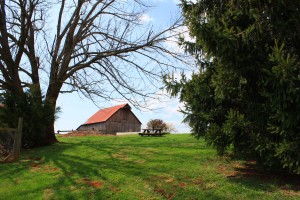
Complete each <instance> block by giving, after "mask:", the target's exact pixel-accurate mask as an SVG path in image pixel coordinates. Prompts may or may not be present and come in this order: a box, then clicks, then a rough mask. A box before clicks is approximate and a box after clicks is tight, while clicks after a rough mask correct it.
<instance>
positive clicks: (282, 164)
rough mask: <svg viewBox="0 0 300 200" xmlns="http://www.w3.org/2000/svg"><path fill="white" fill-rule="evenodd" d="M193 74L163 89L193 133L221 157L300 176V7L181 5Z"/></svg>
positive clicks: (247, 2) (202, 0) (245, 1)
mask: <svg viewBox="0 0 300 200" xmlns="http://www.w3.org/2000/svg"><path fill="white" fill-rule="evenodd" d="M181 7H182V10H183V14H184V17H185V23H186V25H187V26H188V27H189V30H190V34H191V36H193V37H195V39H196V40H195V43H192V42H186V41H184V39H183V38H181V39H180V43H181V44H182V45H183V46H184V47H185V49H186V51H187V52H188V53H190V54H192V55H194V56H195V57H196V58H197V59H198V60H197V62H198V63H199V72H198V73H195V74H193V75H192V77H191V78H190V79H187V78H186V77H185V76H182V79H181V80H180V81H177V80H175V79H174V78H173V77H172V76H169V77H167V76H166V77H165V78H164V82H165V84H166V87H167V90H168V91H169V92H170V94H171V95H173V96H176V95H179V97H180V100H181V101H182V102H184V104H185V109H184V110H183V111H182V112H183V113H185V115H186V118H185V122H188V123H189V125H190V126H191V127H192V128H193V132H194V133H193V134H194V135H195V136H196V137H197V138H199V137H201V136H204V137H205V139H206V141H207V142H208V143H209V144H211V145H213V146H215V147H216V149H217V150H218V152H219V153H220V154H222V153H224V152H225V151H226V149H227V148H228V147H230V148H231V147H232V148H233V151H234V153H235V154H236V155H238V156H243V157H249V156H251V157H256V158H257V161H259V162H260V163H261V164H262V165H263V166H265V168H287V169H288V170H290V171H291V172H294V173H298V174H300V135H299V134H300V128H299V127H300V124H299V123H300V115H299V113H300V80H299V79H300V61H299V58H300V45H299V44H300V37H299V35H300V29H299V27H300V15H299V9H300V2H299V1H277V0H271V1H263V2H262V1H252V0H242V1H236V0H234V1H232V0H225V1H214V0H199V1H197V2H196V3H193V2H190V1H185V0H183V1H182V4H181Z"/></svg>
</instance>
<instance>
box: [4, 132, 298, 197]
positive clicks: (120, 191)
mask: <svg viewBox="0 0 300 200" xmlns="http://www.w3.org/2000/svg"><path fill="white" fill-rule="evenodd" d="M59 141H60V143H58V144H55V145H52V146H48V147H41V148H36V149H32V150H26V151H23V152H22V156H21V160H20V161H19V162H18V163H12V164H4V165H3V164H2V165H0V199H1V200H2V199H5V200H6V199H13V200H15V199H22V200H23V199H47V200H48V199H122V200H124V199H213V200H218V199H300V192H299V187H298V186H297V183H295V182H293V183H289V182H282V180H281V179H279V178H278V177H272V176H267V175H263V174H260V173H258V172H257V171H255V170H253V171H251V169H249V168H245V165H244V163H243V162H242V161H239V160H231V159H229V158H226V157H218V156H217V155H216V153H215V151H214V150H213V149H211V148H209V147H207V146H206V145H205V143H204V141H202V140H200V141H197V140H195V139H194V138H193V137H192V136H190V135H187V134H182V135H167V136H165V137H140V136H137V135H134V136H101V137H97V136H86V137H64V138H62V137H59Z"/></svg>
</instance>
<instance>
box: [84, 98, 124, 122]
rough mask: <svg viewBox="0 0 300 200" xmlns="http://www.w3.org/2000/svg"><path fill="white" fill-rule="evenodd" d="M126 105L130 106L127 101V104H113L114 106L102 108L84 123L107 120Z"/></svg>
mask: <svg viewBox="0 0 300 200" xmlns="http://www.w3.org/2000/svg"><path fill="white" fill-rule="evenodd" d="M125 106H129V105H128V104H127V103H125V104H121V105H118V106H113V107H109V108H104V109H102V110H99V111H98V112H96V113H95V114H94V115H93V116H91V117H90V118H89V119H88V120H87V121H86V122H85V123H84V124H83V125H85V124H94V123H99V122H105V121H106V120H108V119H109V118H110V117H111V116H112V115H113V114H115V113H116V112H117V111H118V110H119V109H121V108H124V107H125ZM129 107H130V106H129Z"/></svg>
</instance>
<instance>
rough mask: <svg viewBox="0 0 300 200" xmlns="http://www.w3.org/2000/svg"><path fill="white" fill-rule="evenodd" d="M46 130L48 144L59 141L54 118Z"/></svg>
mask: <svg viewBox="0 0 300 200" xmlns="http://www.w3.org/2000/svg"><path fill="white" fill-rule="evenodd" d="M53 119H54V118H53ZM46 131H47V133H46V143H47V144H55V143H57V142H58V140H57V139H56V137H55V131H54V120H52V121H50V122H49V124H48V125H47V127H46Z"/></svg>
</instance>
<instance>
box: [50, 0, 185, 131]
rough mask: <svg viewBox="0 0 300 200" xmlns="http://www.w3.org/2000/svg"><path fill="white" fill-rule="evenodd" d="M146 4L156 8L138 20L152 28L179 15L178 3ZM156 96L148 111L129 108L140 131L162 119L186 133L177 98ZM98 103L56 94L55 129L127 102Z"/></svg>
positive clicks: (156, 1) (72, 126) (72, 125)
mask: <svg viewBox="0 0 300 200" xmlns="http://www.w3.org/2000/svg"><path fill="white" fill-rule="evenodd" d="M150 2H152V3H154V4H155V5H156V6H155V7H153V8H151V9H150V10H149V11H147V13H145V14H144V15H143V16H142V17H141V19H140V20H141V21H142V22H144V23H150V24H153V26H155V27H159V28H163V27H166V26H167V25H168V24H170V23H171V21H172V19H174V18H176V17H178V16H180V8H179V7H178V3H179V1H178V0H152V1H150ZM170 47H171V48H176V47H175V46H174V44H170ZM186 73H190V72H186ZM157 94H158V95H160V96H161V101H155V100H149V101H152V102H151V110H147V111H145V110H143V111H142V110H140V109H138V108H135V107H134V106H132V105H131V107H132V111H133V113H134V114H135V115H136V116H137V117H138V118H139V120H140V121H141V122H142V128H146V124H147V122H148V121H149V120H151V119H162V120H163V121H165V122H166V123H171V124H173V126H174V127H175V128H176V129H177V131H178V133H188V132H190V127H189V126H188V125H187V124H184V123H182V120H183V118H184V116H183V114H182V113H181V112H179V108H180V107H181V108H183V104H182V103H180V102H179V100H178V99H177V98H169V97H168V94H167V93H166V92H165V91H161V90H160V91H157ZM100 102H101V103H99V104H97V106H96V105H95V104H94V103H93V102H92V101H91V100H89V99H86V98H84V97H83V96H82V95H78V94H77V93H72V94H60V96H59V98H58V102H57V106H59V107H60V108H61V112H60V113H59V115H58V116H59V118H58V119H57V120H56V122H55V130H56V131H58V130H72V129H73V130H74V129H76V128H78V127H79V126H80V125H81V124H83V123H84V122H85V121H86V120H87V119H88V118H89V117H91V116H92V115H93V114H94V113H96V112H97V111H98V110H99V109H102V108H107V107H111V106H115V105H118V104H122V103H127V102H126V101H122V100H121V102H120V101H118V102H116V101H110V102H108V101H101V100H100Z"/></svg>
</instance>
